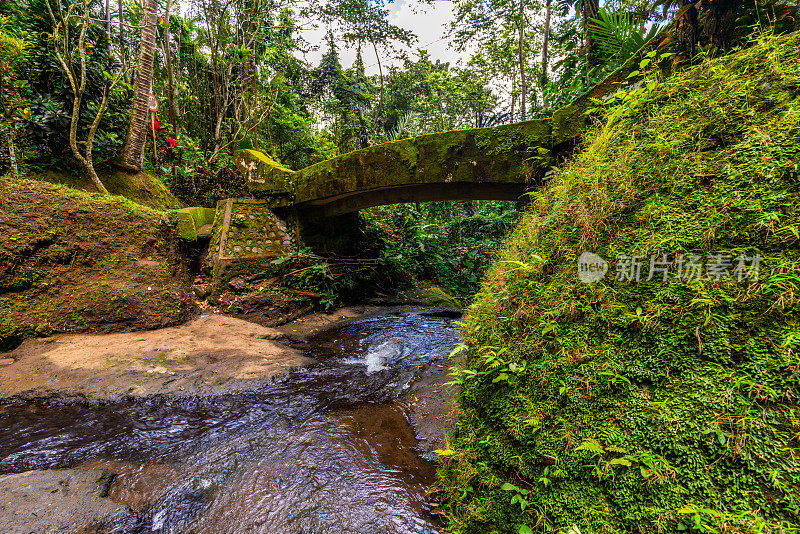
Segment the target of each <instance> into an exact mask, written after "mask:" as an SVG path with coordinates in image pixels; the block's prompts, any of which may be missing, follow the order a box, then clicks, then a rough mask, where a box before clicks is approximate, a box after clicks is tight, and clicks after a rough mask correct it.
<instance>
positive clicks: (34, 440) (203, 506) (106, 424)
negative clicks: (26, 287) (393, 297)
mask: <svg viewBox="0 0 800 534" xmlns="http://www.w3.org/2000/svg"><path fill="white" fill-rule="evenodd" d="M454 335H455V329H454V326H453V325H452V320H451V319H449V318H447V317H441V316H436V315H435V314H429V313H425V312H424V311H412V312H405V313H396V314H386V315H380V316H373V317H369V318H366V319H362V320H359V321H356V322H354V323H350V324H349V325H347V326H345V327H342V328H339V329H336V330H333V331H330V332H326V333H324V334H322V335H320V336H318V337H317V338H315V339H313V340H312V341H311V342H310V344H309V347H308V350H309V353H310V355H312V356H314V357H315V358H318V360H319V363H317V364H315V365H312V366H310V367H306V368H303V369H300V370H297V371H295V372H293V373H292V374H290V375H288V376H286V377H283V378H279V379H277V380H273V381H267V382H265V383H264V384H263V385H262V386H261V387H260V388H258V389H256V390H254V391H250V392H247V393H244V394H235V395H222V396H214V397H184V398H176V397H168V396H154V397H148V398H144V399H139V400H135V401H132V400H129V401H124V402H118V403H111V404H105V405H99V406H98V405H85V404H80V403H75V402H71V403H65V402H64V401H47V402H41V403H38V404H33V403H30V402H17V403H14V402H12V403H7V404H6V405H4V406H0V473H9V472H20V471H25V470H30V469H51V468H59V467H75V466H80V467H98V466H99V467H107V468H109V469H110V470H111V471H112V472H114V473H118V474H119V475H118V477H117V479H116V480H115V482H114V484H113V485H112V487H111V492H110V497H111V498H112V499H114V500H117V501H119V502H122V503H124V504H126V505H128V506H129V507H130V512H128V511H127V510H123V511H122V512H121V513H120V514H118V515H117V516H116V517H115V518H114V520H113V521H111V522H110V523H109V524H107V525H105V526H104V529H105V530H106V531H114V532H124V533H127V532H130V533H148V532H158V533H178V532H198V533H200V532H204V533H205V532H207V533H244V532H254V533H256V532H257V533H270V534H272V533H275V534H278V533H308V534H310V533H370V534H373V533H429V532H438V531H439V528H440V525H439V523H438V521H437V519H436V517H435V516H434V515H433V514H432V513H431V506H430V505H429V500H430V497H429V495H428V489H429V487H430V486H431V484H432V483H433V481H434V472H435V468H434V465H433V464H431V463H430V462H428V461H426V460H423V459H422V458H420V457H419V456H418V454H417V452H416V451H415V450H414V446H415V445H416V440H415V438H414V434H413V430H412V429H411V427H410V425H409V424H408V422H407V420H406V418H405V415H404V414H403V412H402V411H401V409H400V408H398V407H397V406H396V405H395V404H394V403H392V402H391V401H392V400H393V399H395V398H396V397H397V396H398V394H399V393H400V392H401V391H402V390H403V389H404V388H405V387H407V385H408V384H409V383H410V382H411V381H412V380H414V378H415V377H416V376H417V375H418V374H419V372H420V370H421V369H423V368H424V367H425V366H426V365H428V364H429V363H431V362H433V361H436V360H441V359H443V358H445V357H446V356H447V354H448V352H449V351H450V349H451V348H452V344H453V340H454Z"/></svg>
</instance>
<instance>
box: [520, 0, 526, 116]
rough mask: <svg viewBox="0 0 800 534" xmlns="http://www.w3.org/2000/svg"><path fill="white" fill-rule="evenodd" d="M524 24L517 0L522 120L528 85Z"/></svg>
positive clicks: (522, 11)
mask: <svg viewBox="0 0 800 534" xmlns="http://www.w3.org/2000/svg"><path fill="white" fill-rule="evenodd" d="M524 24H525V10H524V9H523V8H522V0H519V26H518V28H519V89H520V99H519V113H520V116H521V117H522V120H525V114H526V110H525V98H526V96H527V93H528V85H527V84H526V83H525V53H524V51H523V46H524Z"/></svg>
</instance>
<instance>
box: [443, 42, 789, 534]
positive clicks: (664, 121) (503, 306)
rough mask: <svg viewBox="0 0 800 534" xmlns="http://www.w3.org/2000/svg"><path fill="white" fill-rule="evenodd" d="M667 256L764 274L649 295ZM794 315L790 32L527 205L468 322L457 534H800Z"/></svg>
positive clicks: (714, 72) (647, 104) (613, 115)
mask: <svg viewBox="0 0 800 534" xmlns="http://www.w3.org/2000/svg"><path fill="white" fill-rule="evenodd" d="M584 251H590V252H594V253H597V254H599V255H600V256H602V257H604V258H607V259H611V261H610V266H609V273H608V274H607V275H606V277H605V278H604V279H603V280H601V281H599V282H595V283H593V284H584V283H582V282H581V281H580V280H579V278H578V269H577V259H578V257H579V256H580V255H581V253H583V252H584ZM680 253H693V254H697V255H700V256H712V255H716V254H723V255H730V256H732V257H734V258H735V257H738V256H740V255H744V256H747V257H753V256H756V255H760V256H761V258H762V259H761V266H760V273H759V277H758V280H757V281H754V280H750V279H747V278H746V277H745V279H743V280H741V281H740V280H739V276H738V274H737V273H733V274H732V277H731V279H729V280H725V279H721V280H713V279H707V276H706V274H707V271H705V270H704V271H703V275H704V276H703V278H705V279H703V280H694V281H686V280H681V279H678V278H677V277H676V276H675V274H676V271H677V264H676V263H673V264H672V265H671V270H672V272H671V274H670V275H669V278H668V280H667V281H666V282H663V281H661V279H660V275H657V276H656V278H655V279H654V280H651V281H645V279H646V278H647V275H648V271H649V268H650V265H649V261H648V258H649V257H650V255H653V254H655V255H657V256H659V257H660V256H661V255H662V254H669V255H670V256H669V257H668V259H669V260H674V259H675V258H674V255H675V254H680ZM625 254H627V255H640V256H644V257H645V259H644V266H643V267H642V273H643V276H642V279H641V281H640V282H638V283H637V282H633V281H615V280H614V274H615V271H616V269H617V265H615V263H616V262H615V261H614V258H616V257H617V256H618V255H625ZM705 263H706V268H707V267H708V263H710V262H708V261H705ZM749 263H750V262H748V265H749ZM733 264H734V265H733V266H732V267H729V268H728V269H727V270H728V271H729V272H733V267H735V266H736V260H735V259H734V261H733ZM798 299H800V36H797V35H795V36H792V37H788V38H787V37H784V38H780V39H766V40H764V41H763V42H760V43H758V44H757V45H755V46H753V47H751V48H749V49H747V50H744V51H740V52H738V53H736V54H732V55H730V56H727V57H724V58H720V59H716V60H713V61H706V62H704V63H703V64H702V65H700V66H699V67H697V68H694V69H692V70H690V71H687V72H684V73H682V74H680V75H678V76H673V77H671V78H668V79H666V80H663V81H661V82H660V83H659V84H658V85H657V86H655V87H653V88H651V90H650V91H648V90H644V91H642V92H640V94H638V95H637V96H634V97H631V98H629V99H628V101H627V103H626V104H624V105H621V106H618V107H616V108H614V109H612V110H611V112H610V113H609V114H608V115H607V116H606V120H605V124H603V125H601V126H598V127H596V128H595V129H593V130H591V131H590V132H588V134H587V135H586V139H585V149H584V151H583V152H582V153H581V154H579V155H577V156H576V158H575V159H574V160H573V161H572V162H570V163H569V164H568V165H565V166H564V167H563V168H562V169H561V170H560V171H559V172H558V173H557V174H556V175H555V176H554V177H553V180H552V182H551V183H550V185H548V186H547V187H546V188H545V189H544V190H543V191H541V193H540V194H539V195H538V196H537V197H536V198H535V200H534V203H533V205H532V207H531V209H530V211H529V212H528V213H527V214H526V215H525V217H524V219H523V221H522V222H521V223H520V225H519V227H518V228H517V229H516V231H515V232H514V233H513V235H512V236H511V237H510V238H509V240H508V242H507V244H506V247H505V250H504V251H503V252H502V253H501V255H500V257H499V258H498V260H497V261H496V262H495V263H494V265H493V267H492V268H491V269H490V271H489V273H488V275H487V278H486V280H485V283H484V286H483V289H482V291H481V293H480V294H479V296H478V298H477V301H476V303H475V304H474V305H473V307H472V308H471V310H470V312H469V315H468V320H467V325H466V327H465V349H464V354H465V355H466V369H465V370H464V372H463V374H462V375H461V376H460V378H459V379H460V380H462V381H463V385H462V391H461V394H460V399H459V403H460V408H461V416H460V420H459V421H458V424H457V430H456V433H455V435H454V436H453V439H452V441H451V448H452V451H450V453H449V456H447V457H446V458H447V459H446V460H445V463H444V465H443V467H442V471H441V475H442V482H443V485H444V487H445V490H446V493H447V495H446V506H447V511H448V515H449V517H450V519H451V523H450V525H451V529H452V530H453V531H454V532H476V533H477V532H480V533H484V532H518V531H520V527H521V526H523V525H524V526H525V527H524V528H522V529H521V531H523V532H526V531H527V530H526V528H529V529H530V530H532V531H534V532H567V531H570V532H578V531H579V532H581V533H583V534H588V533H599V532H604V533H605V532H653V533H656V532H677V531H684V530H686V531H691V532H795V531H797V529H798V527H797V525H800V408H798V405H797V399H798V397H800V385H799V384H800V325H799V324H798V321H800V316H799V315H798V311H799V307H800V306H799V304H798ZM573 525H574V526H575V527H576V529H574V530H572V529H573Z"/></svg>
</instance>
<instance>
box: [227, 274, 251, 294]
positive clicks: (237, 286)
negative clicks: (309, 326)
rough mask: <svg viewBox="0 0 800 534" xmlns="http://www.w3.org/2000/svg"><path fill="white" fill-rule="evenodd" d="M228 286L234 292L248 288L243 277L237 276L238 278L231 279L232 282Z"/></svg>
mask: <svg viewBox="0 0 800 534" xmlns="http://www.w3.org/2000/svg"><path fill="white" fill-rule="evenodd" d="M228 286H230V288H231V289H233V290H234V291H241V290H243V289H244V288H246V287H247V282H246V281H245V279H244V278H242V277H241V276H237V277H236V278H231V281H230V282H228Z"/></svg>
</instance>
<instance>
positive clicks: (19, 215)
mask: <svg viewBox="0 0 800 534" xmlns="http://www.w3.org/2000/svg"><path fill="white" fill-rule="evenodd" d="M176 224H177V220H176V219H175V217H174V215H171V214H169V213H165V212H162V211H156V210H152V209H150V208H146V207H143V206H141V205H139V204H137V203H134V202H131V201H130V200H127V199H125V198H122V197H119V196H112V197H107V196H102V195H99V194H92V193H86V192H83V191H78V190H76V189H73V188H71V187H67V186H60V185H53V184H49V183H44V182H40V181H34V180H25V179H23V180H13V179H9V178H0V309H1V310H2V313H0V343H2V344H3V346H4V348H8V346H10V345H13V344H14V343H15V342H18V341H20V340H22V339H24V338H26V337H31V336H39V335H49V334H52V333H56V332H105V331H112V330H135V329H148V328H156V327H160V326H167V325H171V324H176V323H179V322H181V321H183V320H185V319H186V317H187V316H188V314H189V313H190V311H191V305H192V304H191V303H192V301H191V298H190V287H191V277H190V275H189V273H188V272H187V268H186V266H187V265H188V260H187V258H186V257H185V256H184V253H183V248H182V244H181V242H180V241H179V240H178V238H177V232H176V229H175V226H176Z"/></svg>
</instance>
